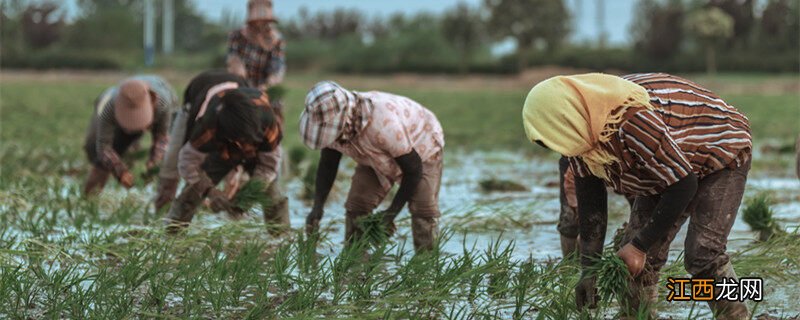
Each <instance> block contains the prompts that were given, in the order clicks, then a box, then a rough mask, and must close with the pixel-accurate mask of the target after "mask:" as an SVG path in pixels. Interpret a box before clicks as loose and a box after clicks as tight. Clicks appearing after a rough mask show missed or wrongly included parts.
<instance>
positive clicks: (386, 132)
mask: <svg viewBox="0 0 800 320" xmlns="http://www.w3.org/2000/svg"><path fill="white" fill-rule="evenodd" d="M358 94H359V95H360V96H362V97H364V98H367V99H371V100H372V103H373V105H374V109H373V110H372V118H371V119H370V121H369V123H368V124H367V126H366V127H365V128H364V129H363V130H362V131H361V132H360V133H359V134H358V136H356V138H355V139H352V140H351V141H348V142H346V143H339V142H336V143H334V144H333V145H332V146H331V148H332V149H334V150H337V151H339V152H341V153H343V154H345V155H347V156H349V157H351V158H353V160H355V162H356V163H358V164H360V165H365V166H369V167H371V168H372V169H373V170H375V173H376V174H377V175H378V179H379V180H380V182H381V185H382V186H383V187H384V188H386V189H389V188H391V187H392V184H393V183H395V182H397V181H398V180H400V178H402V172H401V171H400V166H398V165H397V162H396V161H395V160H394V158H397V157H399V156H402V155H405V154H408V153H409V152H411V150H412V149H414V150H416V151H417V153H418V154H419V156H420V158H422V162H423V163H426V162H434V161H441V159H442V148H444V131H443V130H442V126H441V125H440V124H439V120H437V119H436V115H434V114H433V112H431V111H430V110H428V109H426V108H425V107H423V106H422V105H420V104H419V103H417V102H415V101H413V100H411V99H409V98H406V97H402V96H398V95H393V94H389V93H385V92H378V91H370V92H359V93H358Z"/></svg>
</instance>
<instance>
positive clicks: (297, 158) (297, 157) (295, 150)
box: [289, 146, 306, 175]
mask: <svg viewBox="0 0 800 320" xmlns="http://www.w3.org/2000/svg"><path fill="white" fill-rule="evenodd" d="M305 159H306V148H305V147H303V146H293V147H292V148H290V149H289V169H291V171H292V174H294V175H300V164H301V163H302V162H303V160H305Z"/></svg>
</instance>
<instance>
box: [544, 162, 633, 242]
mask: <svg viewBox="0 0 800 320" xmlns="http://www.w3.org/2000/svg"><path fill="white" fill-rule="evenodd" d="M558 171H559V190H558V191H559V192H558V194H559V198H558V202H559V204H560V207H561V208H560V209H561V210H560V212H559V215H558V226H557V228H558V233H559V235H560V236H561V256H562V257H565V258H566V257H568V256H570V255H572V254H574V253H575V251H576V250H578V249H579V248H578V243H579V242H578V235H579V234H580V223H579V222H578V199H577V195H576V194H575V175H574V174H573V172H572V170H570V169H569V160H567V158H565V157H561V159H559V160H558ZM625 199H626V200H628V204H629V205H630V206H631V208H633V201H634V197H632V196H625Z"/></svg>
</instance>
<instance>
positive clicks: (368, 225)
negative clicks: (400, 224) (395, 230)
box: [356, 213, 389, 247]
mask: <svg viewBox="0 0 800 320" xmlns="http://www.w3.org/2000/svg"><path fill="white" fill-rule="evenodd" d="M356 224H357V225H358V226H359V228H361V230H362V232H363V234H362V236H363V238H364V241H366V242H367V243H369V244H371V245H372V246H374V247H380V246H381V244H383V243H385V242H386V241H387V240H388V239H389V234H388V233H387V232H386V228H385V227H384V225H383V214H380V213H377V214H369V215H366V216H363V217H360V218H358V220H356Z"/></svg>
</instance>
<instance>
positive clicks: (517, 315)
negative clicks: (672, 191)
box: [0, 69, 800, 319]
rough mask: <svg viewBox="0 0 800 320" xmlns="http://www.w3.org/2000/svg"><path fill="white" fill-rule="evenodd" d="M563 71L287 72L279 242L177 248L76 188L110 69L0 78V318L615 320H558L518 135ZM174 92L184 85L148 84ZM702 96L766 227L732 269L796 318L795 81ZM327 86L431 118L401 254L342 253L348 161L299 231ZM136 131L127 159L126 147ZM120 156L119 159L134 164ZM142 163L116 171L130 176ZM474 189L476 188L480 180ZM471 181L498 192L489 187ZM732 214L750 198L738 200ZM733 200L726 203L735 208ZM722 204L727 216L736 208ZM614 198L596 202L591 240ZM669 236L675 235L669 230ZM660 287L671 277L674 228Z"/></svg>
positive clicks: (538, 203) (563, 262)
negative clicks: (430, 142) (740, 127)
mask: <svg viewBox="0 0 800 320" xmlns="http://www.w3.org/2000/svg"><path fill="white" fill-rule="evenodd" d="M563 72H570V71H569V70H559V69H542V70H537V71H532V72H528V73H524V74H522V75H520V76H518V77H513V78H495V77H478V76H469V77H457V78H453V77H444V76H442V77H437V76H416V75H397V76H352V75H349V76H336V75H316V74H302V75H291V74H290V75H289V78H288V79H287V81H286V84H285V85H286V88H287V89H288V91H287V96H286V98H285V104H286V117H287V121H286V122H287V123H286V131H287V133H286V134H285V136H286V139H285V141H284V148H285V149H286V151H287V152H286V153H285V154H288V155H289V157H290V161H289V162H290V169H289V170H287V171H286V172H285V173H284V176H283V178H282V181H283V184H284V185H285V189H286V190H287V193H288V196H289V197H290V214H291V222H292V228H293V230H292V231H290V232H288V233H287V234H285V235H282V236H272V235H270V234H269V233H267V231H266V228H265V227H264V225H263V223H262V222H261V219H260V213H258V212H256V211H253V212H251V213H250V216H249V218H247V219H244V220H242V221H228V220H226V218H225V217H224V215H215V214H212V213H209V212H207V211H204V212H200V213H199V214H198V215H197V216H196V217H195V220H194V222H193V223H192V225H191V227H190V229H189V232H188V233H187V234H186V235H183V236H168V235H166V234H165V233H164V228H163V222H162V221H161V218H162V215H163V213H159V212H155V210H154V209H153V208H152V205H151V204H150V200H151V198H152V197H153V196H154V194H155V183H152V182H151V183H149V184H148V183H146V182H145V181H143V180H142V179H139V178H138V177H139V174H138V173H137V174H135V176H136V177H137V179H138V181H137V184H136V187H135V188H133V189H131V190H125V189H124V188H122V187H120V186H119V185H117V184H116V183H115V182H110V183H109V184H108V185H107V186H106V190H105V192H104V193H103V194H102V195H101V196H100V197H97V198H93V199H83V198H82V197H81V195H80V188H81V183H82V182H83V179H84V178H85V175H86V174H87V173H88V169H89V167H88V164H87V162H86V159H85V155H84V154H83V151H82V144H83V137H84V133H85V130H86V128H87V126H88V121H89V116H90V114H91V112H92V101H93V100H94V99H95V97H96V95H97V94H99V93H100V92H101V91H102V90H103V89H105V88H106V87H107V86H109V85H113V84H114V83H115V82H117V81H118V80H120V79H121V78H122V77H124V76H125V75H124V74H119V73H83V72H70V73H67V72H52V73H28V72H15V71H7V70H4V71H2V73H0V157H2V166H0V318H11V319H39V318H74V319H83V318H116V319H128V318H210V319H264V318H358V319H408V318H433V319H496V318H508V319H571V318H581V319H585V318H589V319H615V318H618V311H619V308H618V306H619V304H618V302H617V301H616V299H615V298H614V297H613V295H611V297H609V298H607V299H605V300H604V301H602V302H601V303H600V304H599V307H598V308H597V309H595V310H587V311H584V312H582V313H579V312H578V311H576V308H575V297H574V292H573V289H574V286H575V284H576V283H577V282H578V280H579V277H580V267H579V265H578V263H577V262H576V261H575V260H574V259H561V257H560V248H559V237H558V232H557V230H556V224H557V221H558V210H559V205H558V175H557V172H558V168H557V157H556V155H554V154H550V153H547V152H545V150H542V149H541V148H538V147H536V146H533V145H531V144H529V143H528V142H526V140H525V138H524V133H523V129H522V125H521V120H520V119H519V114H520V110H521V106H522V101H523V100H524V97H525V95H526V94H527V91H528V89H529V88H530V87H531V86H532V85H533V84H534V83H536V82H537V81H539V80H542V79H544V78H546V77H548V76H551V75H554V74H558V73H563ZM162 74H163V75H165V77H166V78H167V79H168V80H170V81H171V82H172V83H173V85H174V86H175V88H176V89H177V90H178V95H179V96H181V95H182V90H183V87H184V86H185V84H186V83H187V82H188V80H189V79H190V78H191V76H192V74H185V73H178V72H173V71H164V72H162ZM687 77H689V78H691V79H694V80H696V81H697V82H699V83H700V84H703V85H706V86H708V87H709V88H711V89H713V90H715V91H717V92H718V93H719V94H720V95H721V96H722V97H723V98H724V99H725V100H726V101H728V102H729V103H731V104H733V105H734V106H736V107H737V108H739V109H740V110H742V111H743V112H744V113H745V114H746V115H747V116H748V117H749V118H750V120H751V122H752V130H753V136H754V140H755V144H756V150H755V160H754V164H753V169H752V171H751V172H750V175H749V178H748V189H747V191H746V195H745V198H746V199H751V198H753V197H757V196H763V195H768V198H769V199H770V201H769V203H768V205H764V204H763V203H762V207H763V206H768V207H769V209H770V210H771V212H772V215H773V217H774V219H775V223H777V225H778V228H780V229H781V230H783V231H785V232H778V233H776V234H777V235H776V236H773V237H772V238H770V239H769V240H767V241H757V239H758V237H759V236H758V234H757V233H756V232H754V231H752V230H751V229H750V227H749V226H748V225H747V224H746V223H744V221H743V219H742V217H741V214H740V216H739V217H738V218H737V222H736V224H735V225H734V227H733V231H732V233H731V236H730V242H729V246H728V251H729V253H730V254H731V255H732V257H733V262H734V266H735V269H736V271H737V274H738V275H739V276H740V277H761V278H763V279H764V297H763V301H761V302H759V303H756V302H752V301H751V302H748V305H749V307H750V310H751V311H752V312H753V314H754V316H757V317H758V318H759V319H797V318H798V317H800V303H798V301H800V286H798V284H800V233H799V232H800V231H798V228H800V181H798V179H797V177H795V176H794V167H793V165H794V142H795V139H796V138H797V135H798V134H799V133H800V77H798V75H753V74H747V75H741V74H723V75H719V76H717V77H714V78H709V77H705V76H696V77H695V76H691V75H689V76H687ZM323 79H333V80H337V81H339V82H340V83H341V84H343V85H344V86H346V87H349V88H352V89H356V90H372V89H376V90H384V91H391V92H396V93H399V94H403V95H407V96H409V97H411V98H413V99H415V100H417V101H419V102H421V103H422V104H423V105H425V106H427V107H429V108H430V109H431V110H432V111H433V112H434V113H436V114H437V116H438V118H439V120H440V121H441V122H442V125H443V127H444V130H445V136H446V140H447V146H446V153H445V170H444V177H443V185H442V190H441V193H440V198H441V203H440V204H441V208H442V211H443V216H442V218H441V221H440V226H441V228H442V237H441V240H440V241H439V244H438V249H437V250H436V252H435V253H433V254H423V255H416V256H415V255H414V254H413V246H412V245H411V236H410V233H411V232H410V223H409V220H410V219H409V216H408V213H407V212H406V211H404V212H403V213H402V214H401V216H400V217H399V224H398V228H399V230H398V233H397V234H396V236H395V237H394V238H393V241H391V242H387V243H384V244H381V245H373V244H371V243H361V244H357V245H356V246H354V247H352V248H348V249H346V250H345V249H343V245H342V239H343V233H344V219H343V216H344V209H343V201H344V198H345V195H346V193H347V190H348V188H349V184H350V181H349V177H350V174H351V173H352V170H353V168H354V164H353V163H352V162H349V161H343V164H342V166H341V168H340V172H339V176H338V178H337V183H336V185H335V187H334V190H333V191H332V194H331V197H330V199H329V201H328V204H327V206H326V214H325V217H324V219H323V223H322V231H323V232H322V234H321V237H320V239H306V238H305V237H304V235H303V232H302V231H303V228H304V221H305V215H306V213H307V212H308V211H309V209H310V205H311V204H310V203H309V202H308V201H307V199H308V198H309V192H310V190H309V186H310V185H313V175H310V178H309V172H313V168H314V167H316V164H315V163H316V160H317V158H318V154H316V153H314V152H311V151H310V150H307V149H305V148H304V147H302V145H301V144H300V143H299V139H298V137H297V133H296V132H297V121H296V119H298V117H299V114H300V111H301V108H302V103H303V98H304V96H305V92H306V90H307V89H308V88H310V87H311V86H312V85H313V84H314V82H315V81H318V80H323ZM148 145H149V136H146V137H145V139H144V140H143V143H142V146H141V149H142V150H146V149H147V147H148ZM134 155H135V154H134ZM143 167H144V164H143V161H139V162H137V166H136V167H135V168H134V170H135V171H137V172H139V173H142V172H144V168H143ZM487 186H488V187H487ZM491 186H512V187H509V188H494V187H491ZM751 202H752V201H751ZM743 209H744V205H743V206H742V210H743ZM740 212H741V211H740ZM627 216H628V210H627V204H626V203H625V201H624V199H622V198H619V197H613V198H612V199H611V201H610V213H609V217H610V218H609V219H610V221H609V225H608V229H609V230H608V233H607V234H608V239H607V242H608V243H609V244H610V242H611V235H613V234H614V231H615V230H616V229H617V228H618V227H619V226H620V225H622V223H623V222H624V221H626V219H627ZM684 231H685V230H684ZM684 231H682V232H681V234H680V235H679V236H678V239H676V240H675V241H674V242H673V245H672V248H671V249H672V250H671V253H670V260H669V262H668V264H667V266H666V268H665V270H664V272H663V275H662V281H661V283H662V284H665V282H666V277H667V276H680V277H686V276H687V275H686V274H685V271H684V269H683V263H682V258H681V256H682V244H683V239H682V238H683V236H682V234H683V232H684ZM667 293H668V290H667V289H666V287H665V286H662V289H661V290H660V291H659V298H660V300H661V302H660V303H659V305H658V310H659V317H661V318H666V319H669V318H672V319H708V318H711V314H710V312H709V309H708V307H707V306H706V305H705V303H701V302H696V303H695V302H666V299H665V297H666V295H667Z"/></svg>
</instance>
